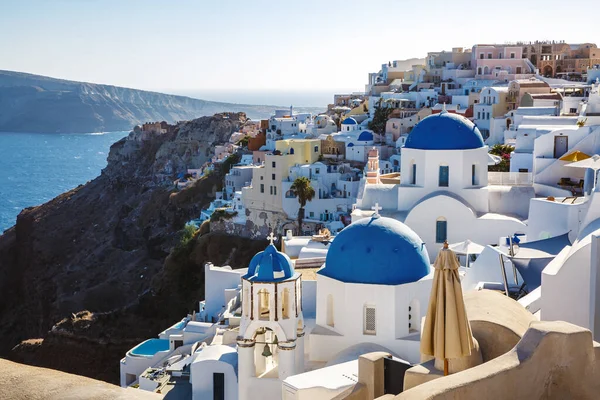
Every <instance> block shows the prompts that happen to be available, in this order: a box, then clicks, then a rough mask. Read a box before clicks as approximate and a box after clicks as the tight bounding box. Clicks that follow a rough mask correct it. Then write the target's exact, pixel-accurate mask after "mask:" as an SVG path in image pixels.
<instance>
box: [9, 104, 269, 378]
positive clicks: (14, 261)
mask: <svg viewBox="0 0 600 400" xmlns="http://www.w3.org/2000/svg"><path fill="white" fill-rule="evenodd" d="M245 122H246V116H245V114H242V113H239V114H218V115H215V116H213V117H203V118H200V119H197V120H193V121H189V122H184V123H180V124H178V125H177V126H176V127H175V129H174V130H173V132H172V133H169V134H162V135H155V136H154V137H152V138H150V139H148V140H144V141H141V140H139V137H138V136H137V135H136V134H135V133H133V132H132V133H131V134H130V135H129V137H127V138H124V139H122V140H120V141H119V142H117V143H115V144H114V145H113V146H112V147H111V150H110V154H109V156H108V166H107V167H106V168H105V169H104V170H103V171H102V174H101V175H100V176H99V177H98V178H96V179H94V180H93V181H91V182H89V183H87V184H86V185H81V186H79V187H77V188H76V189H74V190H72V191H70V192H67V193H64V194H62V195H60V196H58V197H57V198H55V199H53V200H52V201H50V202H48V203H46V204H44V205H41V206H39V207H33V208H28V209H25V210H23V211H22V212H21V213H20V214H19V216H18V218H17V223H16V225H15V226H14V227H13V228H11V229H9V230H7V231H6V232H5V233H4V235H2V236H0V339H1V340H0V356H5V357H10V358H12V359H14V360H17V361H21V362H27V363H30V364H34V365H38V366H46V367H51V368H57V369H61V370H64V371H67V372H74V373H80V374H84V375H87V376H91V377H94V378H98V379H103V380H106V381H110V382H113V383H115V382H117V381H118V371H119V359H120V358H121V357H123V355H124V353H125V351H126V350H128V349H129V348H131V347H132V345H135V344H136V343H138V342H140V341H141V340H144V339H145V338H148V337H155V336H156V335H157V334H158V333H159V332H160V331H162V330H163V329H164V328H165V327H167V326H169V325H170V324H171V323H173V322H174V321H177V320H179V319H180V318H182V317H183V316H185V315H186V314H187V313H188V312H190V311H192V310H193V309H195V308H197V301H199V300H201V299H203V298H204V267H203V266H204V263H205V262H207V261H212V262H214V263H215V264H217V265H219V264H229V265H231V266H233V267H243V266H246V265H247V263H248V262H249V260H250V258H251V257H252V255H254V254H255V253H256V252H258V251H259V250H261V249H262V248H263V246H264V242H261V241H252V240H248V239H242V238H237V237H230V236H226V235H223V234H217V233H207V234H204V235H201V236H200V235H199V234H198V235H196V236H194V237H193V238H191V239H190V238H186V237H184V236H182V233H183V231H184V230H183V228H184V225H185V223H186V221H188V220H190V219H192V218H195V217H197V216H198V215H199V212H200V209H201V208H202V207H203V206H206V205H207V204H208V202H210V201H211V200H212V198H213V196H214V192H215V191H216V190H217V189H218V188H219V187H220V185H221V184H222V179H223V175H222V173H221V172H219V171H217V172H215V173H214V174H210V175H208V176H207V177H205V178H203V179H201V180H199V181H197V182H196V184H195V185H193V186H191V187H189V188H187V189H185V190H183V191H180V192H175V191H173V185H172V183H169V182H172V179H173V177H174V174H176V173H177V172H179V171H182V170H183V169H185V167H193V166H198V164H201V163H203V162H204V161H206V159H207V157H208V155H209V154H210V152H211V150H212V148H213V147H214V145H216V144H219V143H224V142H226V141H227V140H228V138H229V136H230V135H231V134H232V133H233V132H235V131H237V130H238V129H239V128H240V127H241V126H242V125H243V124H244V123H245ZM16 345H18V346H17V347H16V348H14V349H13V347H14V346H16Z"/></svg>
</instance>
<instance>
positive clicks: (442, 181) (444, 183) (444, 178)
mask: <svg viewBox="0 0 600 400" xmlns="http://www.w3.org/2000/svg"><path fill="white" fill-rule="evenodd" d="M449 173H450V171H449V168H448V166H447V165H440V173H439V182H438V186H440V187H448V175H449Z"/></svg>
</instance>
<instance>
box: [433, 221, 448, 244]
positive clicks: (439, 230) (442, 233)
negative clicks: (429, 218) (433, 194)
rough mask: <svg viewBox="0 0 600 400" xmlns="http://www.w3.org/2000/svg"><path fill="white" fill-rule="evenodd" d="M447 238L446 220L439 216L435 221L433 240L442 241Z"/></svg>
mask: <svg viewBox="0 0 600 400" xmlns="http://www.w3.org/2000/svg"><path fill="white" fill-rule="evenodd" d="M446 239H448V222H447V221H446V218H443V217H440V218H438V219H437V221H436V222H435V242H436V243H444V242H445V241H446Z"/></svg>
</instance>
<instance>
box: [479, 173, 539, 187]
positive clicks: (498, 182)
mask: <svg viewBox="0 0 600 400" xmlns="http://www.w3.org/2000/svg"><path fill="white" fill-rule="evenodd" d="M488 185H494V186H531V185H533V174H532V173H531V172H488Z"/></svg>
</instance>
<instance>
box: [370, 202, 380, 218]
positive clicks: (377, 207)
mask: <svg viewBox="0 0 600 400" xmlns="http://www.w3.org/2000/svg"><path fill="white" fill-rule="evenodd" d="M371 210H374V211H375V214H373V216H379V211H381V210H383V207H381V206H380V205H379V203H375V205H374V206H373V207H371Z"/></svg>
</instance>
